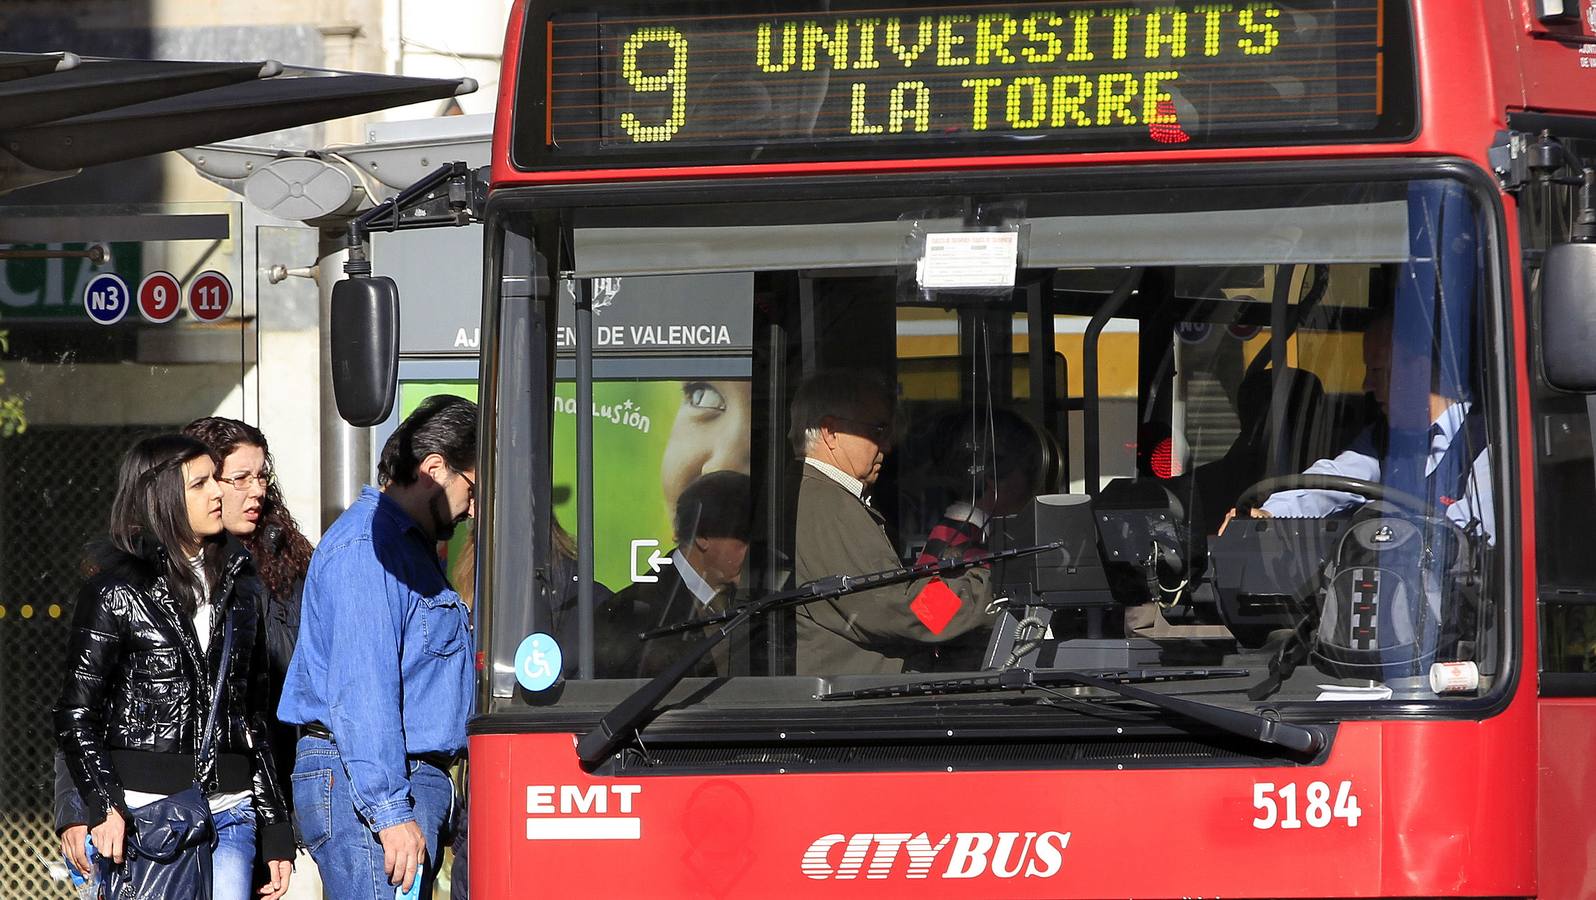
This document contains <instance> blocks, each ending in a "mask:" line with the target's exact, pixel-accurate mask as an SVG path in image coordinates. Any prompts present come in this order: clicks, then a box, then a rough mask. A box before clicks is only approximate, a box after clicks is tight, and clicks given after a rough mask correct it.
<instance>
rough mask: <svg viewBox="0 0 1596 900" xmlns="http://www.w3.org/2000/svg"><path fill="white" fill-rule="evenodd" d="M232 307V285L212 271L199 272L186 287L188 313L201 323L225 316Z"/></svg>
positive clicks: (225, 278)
mask: <svg viewBox="0 0 1596 900" xmlns="http://www.w3.org/2000/svg"><path fill="white" fill-rule="evenodd" d="M232 305H233V285H232V282H230V281H228V280H227V276H226V275H223V274H222V273H220V272H218V271H216V270H214V269H212V270H210V271H206V272H201V273H199V275H198V276H197V277H195V279H194V280H193V281H191V282H189V285H188V311H189V312H191V313H193V314H194V318H196V319H199V320H200V321H201V322H214V321H216V320H217V319H220V318H221V317H222V316H225V315H227V310H228V308H229V307H231V306H232Z"/></svg>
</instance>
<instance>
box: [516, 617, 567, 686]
mask: <svg viewBox="0 0 1596 900" xmlns="http://www.w3.org/2000/svg"><path fill="white" fill-rule="evenodd" d="M563 660H564V654H563V653H561V652H560V645H559V643H558V642H556V641H555V640H554V638H552V637H550V636H548V635H546V634H544V633H542V632H538V633H536V634H529V635H527V636H526V639H525V640H523V641H521V646H519V647H517V648H516V649H515V680H516V681H519V682H520V683H521V686H522V687H524V688H526V689H527V690H529V691H532V692H534V693H536V692H537V691H546V690H548V689H549V687H551V686H552V685H553V684H554V682H556V681H558V680H559V679H560V670H561V668H562V666H561V663H562V662H563Z"/></svg>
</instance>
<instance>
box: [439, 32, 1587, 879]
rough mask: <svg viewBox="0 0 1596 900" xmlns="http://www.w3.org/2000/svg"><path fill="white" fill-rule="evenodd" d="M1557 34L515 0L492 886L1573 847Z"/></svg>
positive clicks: (482, 742) (485, 568)
mask: <svg viewBox="0 0 1596 900" xmlns="http://www.w3.org/2000/svg"><path fill="white" fill-rule="evenodd" d="M1588 69H1596V10H1593V9H1592V8H1591V7H1590V6H1589V4H1581V3H1579V2H1577V0H1563V2H1561V3H1559V2H1553V0H1495V2H1487V0H1447V2H1439V0H1411V2H1408V0H1297V2H1247V0H1235V2H1209V0H1156V2H1152V0H1118V2H1096V0H1087V2H1073V0H1059V2H1053V3H987V2H966V3H962V4H954V3H941V2H938V3H935V4H922V5H912V4H895V3H882V2H857V0H833V2H827V3H818V2H814V0H761V2H758V3H741V4H733V3H729V2H724V0H655V2H650V3H625V2H592V0H586V2H580V3H578V2H574V0H525V2H522V3H518V4H517V5H516V8H515V11H514V13H513V15H512V17H511V20H510V25H509V37H508V40H507V44H506V50H505V57H504V70H503V71H504V75H503V79H502V81H501V85H500V91H501V95H500V96H501V102H500V108H499V115H498V119H497V126H496V132H495V135H494V151H493V166H492V179H491V193H490V195H489V199H488V202H487V207H486V222H487V226H488V234H489V237H488V248H489V249H488V254H489V256H488V258H489V263H490V264H489V267H488V269H489V274H488V276H487V281H486V287H485V291H486V298H485V305H484V324H483V333H482V342H483V343H482V346H483V356H482V397H483V404H484V412H483V416H484V419H483V421H484V427H483V432H482V448H483V456H482V463H481V470H482V473H483V474H482V488H481V491H482V493H481V498H480V503H481V513H480V515H481V519H480V521H479V524H478V528H479V533H478V534H479V547H480V550H479V574H478V577H479V592H478V597H479V598H480V600H479V605H478V607H477V618H478V632H477V640H478V649H479V652H480V655H481V660H482V666H483V679H482V683H481V692H480V695H479V708H478V713H479V714H478V716H477V717H476V718H475V719H474V720H473V721H472V723H471V725H470V735H471V737H470V760H471V766H470V831H469V833H470V841H471V846H470V855H469V859H470V865H471V867H472V872H471V883H472V890H473V893H474V896H476V897H478V898H479V900H499V898H510V897H520V896H526V895H529V894H533V893H536V894H538V895H542V894H549V895H568V894H575V893H578V892H595V893H597V892H602V893H604V894H606V895H614V896H650V897H653V896H662V897H663V896H683V897H699V896H703V897H721V896H772V897H785V896H797V895H813V896H863V895H866V894H869V895H873V896H875V895H891V896H902V895H910V894H918V893H924V892H927V891H929V892H931V893H933V894H935V895H937V896H959V897H996V896H1004V897H1124V896H1136V897H1190V896H1224V897H1284V896H1291V897H1395V896H1441V895H1444V896H1465V895H1466V896H1493V897H1494V896H1547V897H1583V896H1593V895H1596V883H1593V879H1596V876H1593V875H1592V874H1591V872H1592V871H1593V870H1596V867H1593V866H1592V865H1591V860H1590V856H1589V852H1590V851H1589V847H1591V846H1592V839H1593V837H1596V820H1593V818H1592V817H1591V816H1590V815H1589V814H1588V811H1589V810H1590V809H1591V808H1592V803H1593V801H1596V787H1593V785H1596V771H1593V768H1592V763H1591V762H1590V760H1591V759H1592V758H1593V756H1596V754H1592V752H1591V748H1592V746H1593V745H1596V706H1593V704H1592V703H1591V701H1590V700H1589V699H1588V698H1589V696H1590V695H1592V694H1596V616H1592V615H1591V614H1590V611H1591V610H1593V609H1596V605H1593V604H1596V553H1592V552H1590V550H1589V549H1588V548H1587V547H1586V546H1585V545H1584V540H1586V539H1587V538H1588V536H1589V535H1591V534H1596V464H1593V454H1592V437H1593V432H1592V428H1593V424H1596V419H1593V418H1592V415H1591V410H1590V408H1589V406H1588V405H1587V400H1586V397H1587V394H1585V393H1582V392H1583V391H1588V390H1590V389H1592V388H1596V378H1593V377H1592V375H1593V373H1591V372H1590V371H1588V370H1589V369H1590V368H1591V367H1590V365H1589V364H1588V363H1586V362H1585V361H1584V354H1583V352H1582V348H1581V344H1582V342H1583V341H1584V340H1585V335H1587V334H1589V333H1590V331H1589V328H1590V323H1591V322H1592V321H1593V317H1592V316H1590V315H1587V314H1586V313H1585V312H1584V310H1585V309H1586V306H1587V303H1586V301H1584V299H1583V295H1584V294H1585V293H1587V292H1588V288H1589V287H1590V278H1591V276H1592V275H1593V273H1596V265H1592V264H1591V262H1590V256H1589V255H1588V253H1587V252H1586V251H1587V248H1590V247H1593V246H1596V245H1592V244H1590V243H1589V239H1590V238H1591V237H1592V236H1593V235H1592V232H1593V231H1596V225H1592V224H1591V222H1593V221H1596V215H1590V212H1589V206H1590V198H1589V197H1588V196H1584V197H1583V198H1582V195H1581V190H1580V181H1581V172H1582V169H1583V163H1582V160H1587V161H1588V160H1596V105H1593V98H1596V71H1587V70H1588ZM1582 213H1584V214H1585V215H1586V216H1587V219H1586V220H1584V221H1582V220H1581V214H1582ZM1543 294H1544V301H1545V302H1544V303H1543ZM838 372H842V373H848V375H850V376H852V377H853V378H854V379H856V381H854V382H853V383H854V384H856V385H857V390H856V391H847V390H843V391H839V390H837V389H836V385H837V384H838V379H839V376H837V375H836V373H838ZM877 380H879V381H880V382H881V383H882V385H883V390H884V391H885V392H886V394H889V395H890V399H891V400H892V401H893V402H892V403H891V404H890V407H891V408H890V409H888V408H887V406H886V404H884V403H876V400H878V399H879V395H878V394H872V393H871V390H872V388H870V387H869V386H870V385H872V384H874V383H875V382H876V381H877ZM805 384H810V385H819V387H814V388H805V390H806V391H809V392H810V393H807V394H805V395H804V397H807V398H808V399H804V397H799V402H798V403H796V404H795V403H794V400H795V397H798V395H799V391H800V387H801V386H803V385H805ZM827 384H830V385H831V386H832V387H831V388H830V389H827V388H825V387H824V386H825V385H827ZM815 398H819V399H818V400H817V399H815ZM872 403H876V405H875V406H872ZM590 411H591V413H592V414H591V415H590V414H589V412H590ZM860 420H865V421H860ZM839 435H841V436H842V438H846V441H844V442H842V443H839V441H840V440H842V438H839V437H838V436H839ZM836 447H842V448H843V451H838V450H836ZM849 447H852V448H864V449H856V450H855V451H852V452H859V453H864V454H866V455H867V456H868V455H871V454H874V453H876V451H877V450H878V449H879V450H880V451H882V452H881V455H880V460H879V462H878V461H876V460H875V459H874V458H873V457H872V458H870V459H867V460H866V461H865V462H864V463H863V464H859V463H858V460H857V459H855V458H853V457H851V456H848V455H847V453H846V452H844V451H846V450H847V448H849ZM822 450H823V451H824V452H823V453H822ZM795 454H796V455H797V456H799V457H803V456H805V455H808V456H810V457H817V458H819V457H829V458H830V459H831V461H832V463H833V470H836V469H840V470H842V474H843V476H852V477H854V478H855V481H854V482H853V486H852V488H850V487H849V484H848V478H847V477H842V478H839V477H837V476H836V475H834V474H827V471H826V470H825V467H821V466H816V465H813V464H811V463H804V462H801V460H800V459H795ZM850 469H851V471H849V470H850ZM728 473H730V474H728ZM816 478H819V479H822V483H824V484H826V485H827V489H828V490H832V494H833V495H837V496H840V494H839V493H838V492H837V491H836V490H835V488H836V487H838V486H841V487H843V488H845V489H848V490H849V492H850V493H853V494H854V495H855V496H854V497H850V498H847V502H849V503H853V504H855V506H854V507H849V508H848V510H849V512H848V515H851V516H852V518H851V519H846V517H845V516H843V514H842V513H841V512H836V510H840V509H841V508H842V507H841V506H835V505H833V506H824V507H821V506H816V505H814V503H813V502H812V501H806V500H804V499H803V497H804V496H814V495H805V494H803V493H802V492H800V491H799V490H798V485H799V484H804V485H806V486H807V485H809V483H810V481H808V480H805V479H810V480H813V479H816ZM862 482H868V484H864V485H863V486H862V487H861V483H862ZM866 488H867V489H868V492H867V493H866V491H865V489H866ZM812 490H818V489H812ZM828 496H829V495H828ZM859 497H867V498H868V503H869V507H870V516H871V518H870V519H869V520H868V521H871V522H873V523H874V524H873V525H872V526H871V528H873V529H874V530H873V531H872V530H871V528H865V529H864V530H862V531H861V530H859V529H858V528H857V523H858V522H859V521H865V520H862V519H860V515H861V513H860V510H859V508H858V506H859V505H860V504H862V503H863V500H861V499H858V498H859ZM806 503H810V505H809V506H808V507H807V508H806V506H805V504H806ZM843 505H844V506H846V503H845V504H843ZM1238 510H1239V512H1238ZM1255 510H1256V511H1257V512H1254V511H1255ZM833 516H834V517H835V518H828V517H833ZM845 519H846V521H845ZM1227 520H1228V521H1227ZM850 523H851V524H850ZM888 548H890V551H891V552H884V551H885V550H887V549H888ZM943 551H949V552H951V554H952V556H953V558H955V559H957V560H961V561H962V562H964V563H967V564H968V567H966V568H957V567H952V566H950V567H948V568H947V569H946V570H945V571H940V570H939V571H938V572H936V573H934V574H933V573H932V571H931V570H930V569H929V568H925V567H922V568H920V569H915V570H909V571H907V572H899V573H896V574H895V575H889V576H882V577H880V578H875V579H860V578H858V577H856V576H861V575H865V574H869V573H870V572H872V571H873V570H874V569H877V568H879V569H890V568H891V567H893V566H907V565H911V564H914V563H916V561H917V560H923V561H929V560H935V559H939V558H941V557H942V556H943V555H944V554H943ZM961 554H962V555H961ZM986 554H999V558H995V559H987V558H986V556H985V555H986ZM871 561H874V562H875V564H874V565H871V564H870V563H871ZM835 576H850V577H848V578H840V577H835Z"/></svg>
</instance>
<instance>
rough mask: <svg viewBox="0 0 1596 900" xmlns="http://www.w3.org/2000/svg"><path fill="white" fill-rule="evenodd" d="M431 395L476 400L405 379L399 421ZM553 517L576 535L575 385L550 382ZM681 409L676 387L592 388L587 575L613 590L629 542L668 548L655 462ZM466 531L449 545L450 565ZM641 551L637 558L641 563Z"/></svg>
mask: <svg viewBox="0 0 1596 900" xmlns="http://www.w3.org/2000/svg"><path fill="white" fill-rule="evenodd" d="M433 394H454V395H456V396H460V397H465V398H466V399H468V400H473V401H474V400H476V399H477V385H476V382H473V381H407V382H404V383H402V384H401V385H400V388H399V414H400V417H401V418H403V417H404V416H408V415H410V413H411V412H413V411H414V410H415V408H416V407H417V406H419V405H420V404H421V401H423V400H425V399H426V398H428V397H430V396H432V395H433ZM554 396H555V408H554V500H555V504H554V514H555V517H556V518H557V519H558V520H559V522H560V524H561V525H562V526H564V527H565V529H566V530H567V531H569V532H570V533H571V535H572V536H573V537H575V536H576V413H575V409H576V386H575V385H573V384H571V383H569V382H564V383H560V384H557V385H555V388H554ZM681 404H682V382H680V381H677V380H669V381H601V382H596V383H594V385H593V407H594V408H593V473H594V475H593V477H594V485H593V488H594V490H593V526H594V532H595V538H594V541H593V549H594V555H593V572H594V577H595V578H596V579H597V580H598V582H599V583H600V584H603V585H605V586H606V587H608V588H610V589H611V590H615V591H619V590H621V589H622V588H624V587H626V586H627V585H629V584H631V583H632V541H634V540H654V541H658V542H659V549H660V552H661V553H664V552H666V551H668V550H670V548H671V547H672V546H673V545H674V543H675V541H674V539H673V537H672V534H671V521H670V512H669V510H668V509H666V506H665V497H664V494H663V493H662V492H661V489H660V474H659V470H660V462H661V461H662V460H663V459H664V456H665V445H666V444H667V443H669V441H670V434H671V425H672V424H673V423H674V422H675V420H676V411H677V409H678V408H679V407H680V406H681ZM464 540H465V530H464V529H461V530H460V531H458V532H457V533H456V534H455V536H454V538H453V539H452V540H451V541H450V542H449V559H450V560H451V562H452V561H453V560H454V558H455V555H456V553H457V552H458V551H459V549H460V545H461V544H462V542H463V541H464ZM647 555H648V554H647V553H646V552H645V553H643V554H642V557H643V558H645V559H646V558H647Z"/></svg>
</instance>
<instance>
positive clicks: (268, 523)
mask: <svg viewBox="0 0 1596 900" xmlns="http://www.w3.org/2000/svg"><path fill="white" fill-rule="evenodd" d="M183 433H184V434H186V435H188V436H189V437H191V438H194V439H195V440H197V441H199V442H200V443H202V444H204V445H205V446H207V447H209V448H211V452H212V453H215V454H216V458H217V459H220V460H221V461H222V465H221V468H219V469H217V470H216V480H217V481H219V482H221V483H222V488H223V491H222V525H223V526H225V527H226V529H227V532H228V534H231V535H233V536H234V537H236V538H238V540H239V542H240V543H242V544H243V545H244V547H245V548H246V549H248V550H249V555H250V556H252V557H254V560H255V570H256V571H257V572H259V573H260V580H261V584H263V585H264V586H265V588H266V594H265V604H266V608H265V609H263V610H261V620H262V621H263V622H265V623H266V649H267V674H268V682H269V683H270V686H271V695H270V703H271V705H270V706H269V707H268V709H269V710H270V712H271V714H272V715H271V721H272V726H273V728H272V744H273V746H276V747H284V748H291V747H293V746H294V745H295V744H296V743H298V740H299V735H298V734H297V733H296V732H295V730H294V728H293V726H291V725H283V724H281V723H280V722H278V721H277V716H276V712H277V702H278V701H279V700H281V699H282V696H281V695H282V690H283V677H284V676H285V675H286V674H287V673H288V662H289V660H290V659H292V658H293V656H294V641H295V640H297V639H298V637H299V598H300V594H301V593H302V592H303V591H304V589H305V572H306V571H308V570H309V569H310V554H311V551H312V550H313V549H314V548H313V547H311V544H310V540H309V539H307V538H306V537H305V535H304V534H303V533H301V532H300V530H299V524H298V523H297V522H295V521H294V516H293V514H292V513H290V512H289V511H288V507H287V505H285V504H284V503H283V494H282V489H281V488H279V487H278V486H277V482H276V480H275V479H273V478H272V454H271V449H270V447H269V446H268V445H267V444H266V435H264V434H262V433H261V431H260V429H259V428H256V427H255V426H253V425H250V424H248V423H245V422H240V421H239V420H237V419H228V418H224V417H222V416H206V417H205V418H203V419H195V420H194V421H192V422H190V423H188V424H187V425H186V426H184V427H183ZM277 764H278V768H279V769H280V770H281V772H280V774H281V776H282V783H283V784H289V783H290V782H289V776H291V775H292V774H293V771H294V754H293V752H292V751H291V750H281V751H279V752H278V754H277ZM288 802H289V804H290V805H292V803H293V799H292V798H289V801H288Z"/></svg>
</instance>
